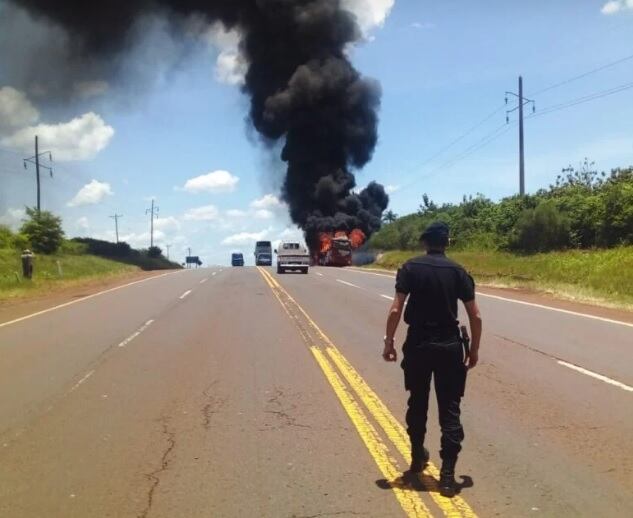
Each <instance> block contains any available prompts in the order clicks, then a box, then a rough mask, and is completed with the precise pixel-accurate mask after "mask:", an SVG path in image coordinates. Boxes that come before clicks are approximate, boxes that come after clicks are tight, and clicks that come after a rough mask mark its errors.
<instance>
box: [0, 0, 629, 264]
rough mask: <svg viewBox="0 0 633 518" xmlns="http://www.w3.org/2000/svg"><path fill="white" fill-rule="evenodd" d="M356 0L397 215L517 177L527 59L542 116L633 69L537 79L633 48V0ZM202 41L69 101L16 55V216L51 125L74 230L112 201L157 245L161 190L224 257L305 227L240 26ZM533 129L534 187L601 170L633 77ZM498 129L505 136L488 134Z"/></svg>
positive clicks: (176, 217) (183, 242)
mask: <svg viewBox="0 0 633 518" xmlns="http://www.w3.org/2000/svg"><path fill="white" fill-rule="evenodd" d="M348 2H349V3H352V4H355V6H354V8H355V9H358V13H359V14H360V15H361V16H363V20H362V21H363V25H364V28H365V33H366V39H365V41H364V42H362V43H360V44H358V45H357V46H356V47H355V48H353V49H351V50H350V55H351V57H352V60H353V62H354V64H355V66H356V67H357V68H358V69H359V70H360V71H361V72H362V73H363V74H365V75H368V76H371V77H374V78H376V79H378V80H379V81H380V83H381V85H382V91H383V96H382V106H381V110H380V126H379V143H378V146H377V148H376V151H375V154H374V158H373V160H372V161H371V162H370V163H369V164H368V165H367V166H366V167H365V168H364V170H362V171H359V172H358V174H357V181H358V184H359V185H360V186H364V185H365V184H366V183H368V182H369V181H371V180H377V181H379V182H381V183H383V184H385V185H387V186H389V189H390V190H392V191H393V192H392V193H391V205H390V208H391V209H392V210H394V211H395V212H396V213H398V214H405V213H408V212H412V211H414V210H416V208H417V206H418V204H419V203H420V199H421V196H422V194H423V193H425V192H426V193H428V194H429V195H430V196H431V198H433V199H434V200H435V201H439V202H441V201H456V200H458V199H460V198H461V197H462V195H463V194H475V193H477V192H480V193H483V194H485V195H486V196H489V197H491V198H493V199H497V198H500V197H503V196H507V195H510V194H513V193H515V192H516V191H517V189H518V159H517V153H518V136H517V133H518V130H517V126H516V124H514V122H513V121H514V119H515V118H516V117H515V115H516V114H513V115H512V116H511V124H510V125H508V126H507V127H502V126H503V124H504V122H505V107H504V92H505V91H506V90H512V91H516V88H517V77H518V75H519V74H522V75H523V77H524V87H525V94H526V95H527V96H528V97H529V96H531V95H532V93H534V95H533V97H534V99H535V100H536V108H537V112H536V113H537V115H538V114H539V112H543V113H545V112H546V109H547V108H548V107H550V106H555V105H558V104H561V103H567V102H569V101H573V100H574V99H579V98H583V97H585V96H587V95H589V94H594V93H598V92H603V91H607V90H610V89H612V88H615V87H618V86H620V85H626V84H629V83H633V59H629V60H626V61H622V62H621V63H620V64H617V65H614V66H610V67H608V68H605V69H604V70H602V71H599V72H596V73H592V74H589V75H587V76H586V77H584V78H582V79H578V80H575V81H572V82H570V83H567V84H565V85H561V86H559V87H557V88H552V89H549V90H547V91H543V92H541V93H539V92H540V91H541V90H544V89H546V88H548V87H549V86H551V85H555V84H557V83H559V82H562V81H565V80H567V79H569V78H573V77H575V76H578V75H580V74H583V73H585V72H588V71H591V70H594V69H596V68H599V67H601V66H603V65H606V64H609V63H612V62H614V61H617V60H620V59H622V58H625V57H627V56H631V55H633V1H631V0H622V1H620V2H607V1H605V0H557V1H546V0H535V1H532V2H508V1H500V0H499V1H497V0H492V1H488V2H472V1H462V0H455V1H451V2H431V1H414V0H397V1H396V2H395V3H394V5H393V6H392V7H391V8H390V6H391V4H392V2H391V1H390V0H348ZM0 5H1V2H0ZM368 8H371V9H373V10H372V11H367V9H368ZM368 13H369V16H368ZM0 15H1V11H0ZM382 18H384V20H382ZM162 37H163V35H161V33H160V31H157V32H156V34H154V35H153V36H152V38H156V40H155V41H154V43H155V42H156V41H161V38H162ZM203 43H204V44H200V45H198V46H196V47H195V48H194V50H193V51H192V52H191V53H189V54H188V55H187V57H186V59H184V60H181V61H180V62H179V63H178V65H177V66H173V64H171V65H170V64H169V63H163V62H160V61H159V62H154V61H151V60H148V59H147V54H144V49H142V48H141V49H139V50H137V51H136V52H135V54H134V55H133V56H132V57H131V58H130V61H131V63H133V65H131V66H133V67H134V68H135V70H136V69H137V68H138V69H142V68H143V67H150V68H153V67H155V68H156V69H157V70H158V74H157V76H158V78H157V79H154V80H152V81H144V82H142V83H139V84H135V85H132V87H131V88H127V89H125V90H121V89H119V88H116V87H110V85H103V84H101V83H98V82H97V83H94V84H91V85H84V88H83V89H78V93H77V95H76V96H75V97H73V100H72V101H71V102H70V103H67V104H64V105H63V106H59V105H50V104H49V103H47V102H46V98H45V95H44V96H42V95H41V94H40V95H37V92H28V91H25V92H22V91H19V90H16V89H14V88H13V83H12V78H11V77H9V76H7V74H6V73H4V74H3V72H2V70H1V69H0V116H3V117H4V119H5V122H4V128H3V122H2V121H0V181H1V189H0V221H2V222H5V223H9V224H15V223H16V221H17V220H18V219H19V211H20V209H21V208H23V207H24V205H32V204H33V203H34V199H35V189H34V187H35V182H34V172H33V170H32V169H29V170H28V171H25V170H24V169H23V168H22V162H21V159H20V157H21V156H22V155H23V153H24V152H25V151H26V146H27V143H28V145H29V146H30V140H31V136H32V134H33V131H35V130H34V129H33V128H35V127H37V125H38V124H44V125H47V126H40V127H39V128H38V131H39V132H40V134H41V135H42V137H41V138H42V140H43V142H42V148H43V149H49V148H53V150H55V156H54V158H55V164H54V178H52V179H51V178H48V177H44V178H43V180H42V186H43V187H42V192H43V208H45V209H49V210H52V211H54V212H56V213H59V214H61V215H62V216H63V218H64V225H65V229H66V231H67V233H68V235H70V236H75V235H90V236H94V237H100V238H105V239H114V222H113V220H112V219H110V218H109V217H108V216H109V215H112V214H115V213H118V214H123V218H122V219H121V221H120V233H121V235H122V236H123V237H124V238H125V239H127V240H128V241H130V242H131V243H132V244H133V245H135V246H147V245H148V243H147V241H148V239H149V238H148V231H149V218H148V217H147V216H146V215H145V209H146V208H148V207H149V205H150V199H151V198H152V197H154V198H155V199H156V203H157V205H158V206H159V207H160V212H159V219H158V220H157V235H156V241H157V243H158V244H159V245H161V246H163V247H164V246H165V245H166V244H168V243H169V244H171V245H172V246H171V255H172V257H176V258H179V259H180V258H182V256H183V253H184V251H185V250H186V248H187V247H189V246H190V247H191V248H192V249H193V251H194V253H196V254H199V255H200V256H202V258H203V260H204V261H205V263H206V264H211V263H222V264H226V263H227V261H228V259H229V254H230V252H231V251H233V250H240V251H243V252H245V256H246V257H247V258H250V256H251V251H252V245H253V240H254V239H256V238H258V237H260V238H264V237H266V238H270V239H272V240H276V239H280V238H282V237H290V236H297V235H298V233H297V231H296V229H294V228H293V226H292V225H291V223H290V221H289V220H288V218H287V215H286V211H285V208H284V207H283V205H281V204H280V203H279V202H278V200H277V198H276V196H277V195H278V194H279V193H278V187H279V185H280V182H281V178H282V175H283V167H282V166H281V165H280V164H279V163H278V161H277V160H276V159H275V157H274V156H273V155H271V153H270V152H269V151H268V150H266V149H265V148H264V147H262V146H261V145H260V144H259V143H258V141H257V138H256V137H255V136H254V135H253V134H252V132H251V131H249V129H248V125H247V123H246V122H245V116H246V112H247V109H248V103H247V99H246V98H245V97H244V96H243V95H242V94H241V92H240V90H239V86H238V85H236V84H231V83H234V82H235V80H236V79H239V77H237V78H236V77H234V76H231V75H230V73H232V72H235V69H234V68H231V67H234V66H235V65H236V62H235V49H234V41H233V39H232V37H231V36H230V35H226V34H223V33H221V32H218V31H215V32H212V33H210V34H209V35H207V37H206V39H205V41H204V42H203ZM163 44H164V48H165V49H166V50H165V53H166V55H169V50H170V46H169V44H168V43H161V45H163ZM161 48H163V47H161ZM165 61H167V62H168V61H169V60H168V59H167V60H165ZM224 65H228V68H227V66H224ZM218 67H219V68H218ZM227 71H228V72H227ZM238 72H239V71H238ZM227 73H229V75H228V76H227ZM223 74H224V75H223ZM238 76H239V74H238ZM135 77H136V76H135ZM3 87H4V88H3ZM10 88H12V89H11V90H10ZM16 91H17V92H18V93H17V94H16ZM16 106H17V108H16ZM18 108H19V110H18ZM495 110H498V111H497V112H496V113H494V112H495ZM487 116H490V118H489V119H488V120H487V121H486V122H484V123H483V124H481V125H480V126H478V127H477V128H476V129H475V130H474V131H473V132H472V133H470V134H468V135H467V136H465V137H464V138H463V139H462V140H460V141H459V142H457V143H456V144H455V145H454V146H452V147H450V148H449V149H447V150H445V151H444V152H443V153H440V154H439V155H438V151H440V150H442V149H443V148H445V147H446V146H447V145H448V144H449V143H451V142H452V141H454V140H455V139H456V138H458V137H459V136H460V135H463V134H464V132H465V131H466V130H468V129H469V128H471V127H473V126H475V125H476V124H477V123H479V122H481V121H482V120H483V119H484V118H485V117H487ZM11 117H13V118H14V119H11ZM7 120H10V121H11V120H12V121H13V122H10V123H7V122H6V121H7ZM54 124H59V126H51V125H54ZM497 129H498V133H494V131H495V130H497ZM525 130H526V171H527V182H526V183H527V189H528V191H534V190H536V189H538V188H540V187H543V186H546V185H548V184H549V183H550V182H551V181H553V179H554V178H555V176H556V174H557V172H558V171H559V170H560V169H561V168H562V167H564V166H566V165H568V164H572V165H577V164H579V163H580V162H581V161H582V160H583V159H584V158H585V157H588V158H589V159H591V160H593V161H595V162H596V166H597V167H598V168H599V169H605V170H608V169H610V168H612V167H617V166H627V165H631V164H633V88H632V89H628V90H623V91H622V92H619V93H617V94H614V95H610V96H605V97H602V98H599V99H595V100H592V101H591V102H586V103H582V104H578V105H576V106H572V107H569V108H567V109H561V110H558V111H553V112H551V113H547V114H544V115H541V116H537V117H534V118H533V119H528V120H526V125H525ZM2 131H4V133H2ZM488 135H490V136H491V137H495V138H494V140H491V141H490V142H489V143H488V144H487V145H485V146H483V147H481V148H479V145H480V143H483V142H485V140H482V139H485V138H486V137H487V136H488ZM46 138H48V139H49V142H47V141H46ZM82 139H83V140H82ZM471 148H472V149H473V152H472V153H471V152H470V151H469V149H471ZM435 155H437V156H435ZM434 156H435V158H433V157H434ZM460 157H461V158H460ZM431 158H433V159H432V160H429V159H431ZM457 159H459V160H457ZM209 173H211V174H209ZM188 182H189V183H188Z"/></svg>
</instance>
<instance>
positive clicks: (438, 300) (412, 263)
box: [396, 252, 475, 341]
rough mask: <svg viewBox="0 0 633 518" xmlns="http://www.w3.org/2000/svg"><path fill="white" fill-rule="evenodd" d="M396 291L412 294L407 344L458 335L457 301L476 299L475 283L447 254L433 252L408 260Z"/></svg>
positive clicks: (409, 303) (397, 280)
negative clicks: (440, 336)
mask: <svg viewBox="0 0 633 518" xmlns="http://www.w3.org/2000/svg"><path fill="white" fill-rule="evenodd" d="M396 291H397V292H398V293H404V294H406V295H409V302H408V304H407V307H406V309H405V311H404V321H405V322H406V323H407V324H409V332H408V335H407V341H409V340H410V339H416V340H417V339H420V338H424V337H425V336H434V335H445V336H447V335H450V334H454V333H456V332H457V328H458V325H459V321H458V320H457V300H458V299H459V300H461V301H463V302H470V301H471V300H473V299H474V298H475V282H474V281H473V279H472V277H471V276H470V275H468V273H466V270H464V269H463V268H462V267H461V266H460V265H459V264H457V263H454V262H453V261H451V260H450V259H448V258H447V257H446V256H445V255H444V254H443V253H439V252H431V253H428V254H427V255H425V256H421V257H416V258H414V259H411V260H409V261H407V262H406V263H405V264H404V265H403V266H402V268H400V270H398V275H397V276H396Z"/></svg>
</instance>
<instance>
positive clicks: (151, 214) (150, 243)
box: [145, 198, 158, 248]
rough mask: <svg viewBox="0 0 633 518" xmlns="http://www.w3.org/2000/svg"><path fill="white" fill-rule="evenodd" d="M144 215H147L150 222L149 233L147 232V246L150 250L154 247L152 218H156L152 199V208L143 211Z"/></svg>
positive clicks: (156, 210)
mask: <svg viewBox="0 0 633 518" xmlns="http://www.w3.org/2000/svg"><path fill="white" fill-rule="evenodd" d="M145 214H149V215H150V216H149V220H150V227H149V228H150V231H149V246H150V248H152V247H153V246H154V218H157V217H158V207H157V206H155V205H154V199H153V198H152V206H151V208H149V209H146V210H145Z"/></svg>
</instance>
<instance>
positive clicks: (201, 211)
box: [183, 205, 220, 221]
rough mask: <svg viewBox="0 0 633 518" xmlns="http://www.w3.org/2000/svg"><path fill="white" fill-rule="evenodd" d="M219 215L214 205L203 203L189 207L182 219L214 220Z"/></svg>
mask: <svg viewBox="0 0 633 518" xmlns="http://www.w3.org/2000/svg"><path fill="white" fill-rule="evenodd" d="M219 216H220V211H219V210H218V209H217V207H216V206H215V205H204V206H202V207H196V208H193V209H189V210H188V211H186V212H185V214H184V216H183V219H185V220H187V221H214V220H217V219H218V217H219Z"/></svg>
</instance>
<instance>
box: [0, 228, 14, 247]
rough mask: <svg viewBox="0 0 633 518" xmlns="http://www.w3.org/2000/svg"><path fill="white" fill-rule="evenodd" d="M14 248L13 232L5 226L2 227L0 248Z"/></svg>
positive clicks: (0, 229)
mask: <svg viewBox="0 0 633 518" xmlns="http://www.w3.org/2000/svg"><path fill="white" fill-rule="evenodd" d="M12 246H13V232H11V229H10V228H9V227H7V226H5V225H0V248H11V247H12Z"/></svg>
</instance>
